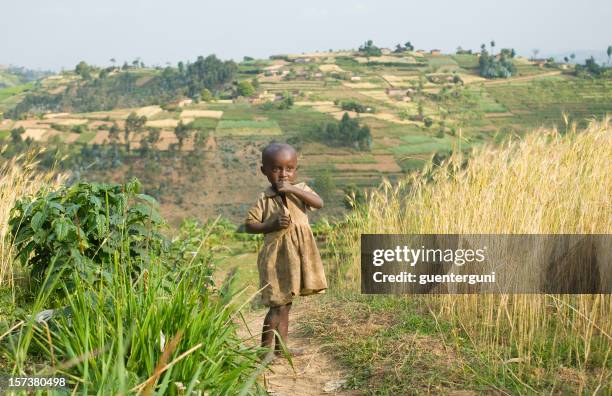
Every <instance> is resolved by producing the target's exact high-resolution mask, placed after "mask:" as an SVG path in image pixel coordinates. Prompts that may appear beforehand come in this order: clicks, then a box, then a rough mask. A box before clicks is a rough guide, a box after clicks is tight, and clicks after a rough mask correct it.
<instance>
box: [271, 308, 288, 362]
mask: <svg viewBox="0 0 612 396" xmlns="http://www.w3.org/2000/svg"><path fill="white" fill-rule="evenodd" d="M279 308H280V315H279V316H280V321H279V323H278V334H279V335H280V338H281V339H282V341H283V344H285V346H286V347H287V348H288V347H289V346H288V345H287V341H288V334H289V311H290V310H291V303H289V304H286V305H282V306H280V307H279ZM281 351H282V348H281V343H280V340H279V337H278V335H276V343H275V345H274V352H275V353H276V354H277V355H281V354H282V352H281Z"/></svg>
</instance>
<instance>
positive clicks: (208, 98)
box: [200, 88, 214, 102]
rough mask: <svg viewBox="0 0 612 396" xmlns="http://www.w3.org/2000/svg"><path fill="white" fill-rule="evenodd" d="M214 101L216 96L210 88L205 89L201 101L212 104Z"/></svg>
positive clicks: (201, 93) (201, 94)
mask: <svg viewBox="0 0 612 396" xmlns="http://www.w3.org/2000/svg"><path fill="white" fill-rule="evenodd" d="M213 99H214V96H213V94H212V93H211V92H210V90H209V89H208V88H204V89H203V90H202V92H200V100H203V101H204V102H210V101H211V100H213Z"/></svg>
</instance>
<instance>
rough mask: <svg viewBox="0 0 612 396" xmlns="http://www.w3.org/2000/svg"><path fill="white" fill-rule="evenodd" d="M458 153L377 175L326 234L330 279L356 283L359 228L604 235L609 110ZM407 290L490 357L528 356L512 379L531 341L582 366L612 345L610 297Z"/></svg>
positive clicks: (531, 357)
mask: <svg viewBox="0 0 612 396" xmlns="http://www.w3.org/2000/svg"><path fill="white" fill-rule="evenodd" d="M457 152H459V151H457ZM465 161H466V158H464V157H463V156H462V155H461V154H456V155H453V156H452V157H451V158H450V159H449V161H448V162H447V163H445V164H443V165H442V166H438V167H435V166H432V167H431V168H429V169H426V170H425V171H424V172H422V173H421V174H419V175H414V176H411V177H410V178H407V179H405V180H403V181H400V182H398V183H397V184H394V185H392V184H391V183H389V182H384V183H383V184H382V185H381V187H380V188H379V189H377V190H375V191H373V192H371V193H370V194H369V196H368V199H367V204H365V205H362V206H359V205H357V208H356V210H355V211H354V212H353V213H352V214H351V215H350V216H348V218H347V223H348V224H347V225H346V226H345V227H341V228H338V229H337V230H336V232H335V233H334V234H333V235H332V236H331V238H330V243H331V244H332V245H333V246H334V247H335V249H334V250H335V251H336V255H335V258H334V259H333V260H331V262H330V266H329V268H328V271H329V272H330V274H331V275H332V278H333V279H335V281H336V284H337V287H338V288H339V289H342V288H346V289H353V290H355V289H357V288H358V285H359V282H360V264H359V260H360V256H359V251H360V247H359V240H360V239H359V235H360V234H362V233H380V234H384V233H395V234H410V233H415V234H419V233H420V234H429V233H451V234H454V233H458V234H461V233H464V234H557V233H558V234H561V233H567V234H574V233H576V234H591V233H593V234H595V233H598V234H611V233H612V123H611V121H610V119H609V118H605V119H604V120H603V121H600V122H592V123H591V124H590V126H589V127H588V128H586V129H585V130H583V131H576V129H575V128H574V127H571V126H570V127H567V131H566V132H565V133H563V134H561V133H559V132H558V131H557V130H554V129H552V130H544V129H543V130H538V131H534V132H533V133H531V134H528V135H527V136H526V137H524V138H522V139H520V140H513V141H509V142H507V143H506V144H504V145H502V146H501V147H493V146H485V147H481V148H479V149H477V150H475V151H474V153H473V154H472V155H470V157H469V160H468V161H467V165H466V162H465ZM408 298H419V299H422V301H423V303H424V304H426V305H427V306H428V307H429V308H430V311H431V313H432V314H433V315H435V316H436V317H439V318H442V319H445V320H447V321H450V322H451V323H453V324H454V325H456V326H457V328H459V329H462V330H464V331H465V332H466V333H467V334H468V335H469V336H470V338H471V339H472V340H473V342H474V344H478V345H479V348H483V350H485V351H487V352H486V353H487V354H488V356H489V357H490V358H491V359H492V360H494V361H498V362H499V361H503V360H506V361H508V359H511V360H510V362H511V363H508V364H514V363H530V364H519V365H518V371H519V373H518V374H517V378H520V370H528V369H533V367H534V366H535V367H538V365H539V364H540V363H541V362H539V361H538V359H540V357H539V356H542V353H540V352H541V351H538V350H537V348H543V345H547V346H546V348H549V349H550V351H548V353H550V354H553V355H555V354H557V353H560V352H559V350H558V349H560V348H566V349H567V348H568V347H569V348H570V349H571V351H570V352H569V354H570V355H572V356H573V359H574V361H575V362H577V363H576V364H577V366H578V367H579V368H581V369H582V368H585V369H586V368H587V367H591V368H592V366H593V362H596V363H595V365H597V364H601V362H602V361H603V362H606V361H608V360H609V358H610V355H611V352H612V349H611V348H612V339H611V338H610V336H611V335H612V318H611V315H610V314H611V312H612V304H611V298H610V295H445V296H419V297H417V296H411V297H408ZM544 339H546V340H544ZM500 345H506V346H511V347H512V350H514V352H513V355H512V356H501V354H499V353H498V351H499V350H500V348H498V346H500ZM593 348H596V349H597V350H593ZM564 353H565V355H567V354H568V352H567V351H565V352H564ZM593 354H597V355H598V357H597V358H596V359H594V358H593ZM597 362H599V363H597ZM599 367H600V369H601V374H599V375H600V376H601V378H600V379H599V380H600V381H605V377H606V376H609V375H610V372H609V369H607V367H606V363H603V366H599ZM605 373H607V374H605ZM578 380H579V379H578ZM608 380H609V379H608ZM600 384H601V382H600Z"/></svg>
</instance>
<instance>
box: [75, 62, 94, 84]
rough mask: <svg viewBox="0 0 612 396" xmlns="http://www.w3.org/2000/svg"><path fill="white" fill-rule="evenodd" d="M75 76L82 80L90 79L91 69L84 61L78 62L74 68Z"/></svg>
mask: <svg viewBox="0 0 612 396" xmlns="http://www.w3.org/2000/svg"><path fill="white" fill-rule="evenodd" d="M74 71H75V73H76V74H78V75H79V76H80V77H81V78H82V79H83V80H89V79H90V78H91V67H89V65H88V64H87V63H85V61H80V62H79V64H78V65H76V67H75V68H74Z"/></svg>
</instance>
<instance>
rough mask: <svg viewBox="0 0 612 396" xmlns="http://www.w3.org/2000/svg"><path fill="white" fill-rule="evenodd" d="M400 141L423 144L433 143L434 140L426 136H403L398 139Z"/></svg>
mask: <svg viewBox="0 0 612 396" xmlns="http://www.w3.org/2000/svg"><path fill="white" fill-rule="evenodd" d="M400 139H402V140H403V141H404V142H406V143H410V144H423V143H429V142H433V141H434V138H433V137H431V136H428V135H405V136H402V137H400Z"/></svg>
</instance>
